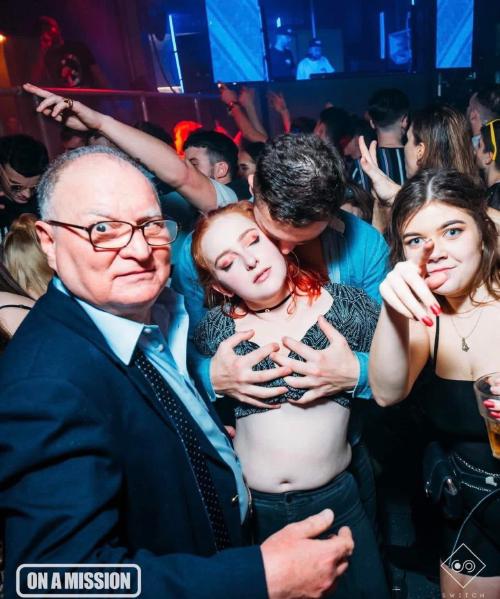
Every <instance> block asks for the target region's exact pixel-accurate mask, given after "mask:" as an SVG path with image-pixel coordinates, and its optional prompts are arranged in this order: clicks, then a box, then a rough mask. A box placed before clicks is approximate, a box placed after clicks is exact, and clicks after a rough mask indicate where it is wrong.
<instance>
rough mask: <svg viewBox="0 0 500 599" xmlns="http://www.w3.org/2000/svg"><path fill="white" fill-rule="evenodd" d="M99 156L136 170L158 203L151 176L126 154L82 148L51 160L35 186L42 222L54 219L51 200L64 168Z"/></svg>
mask: <svg viewBox="0 0 500 599" xmlns="http://www.w3.org/2000/svg"><path fill="white" fill-rule="evenodd" d="M100 154H101V155H105V156H108V157H109V158H111V159H112V160H116V161H117V162H125V163H127V164H130V165H131V166H133V167H134V168H136V169H137V170H138V171H139V172H140V173H141V174H142V175H144V177H145V178H146V179H147V181H148V182H149V183H150V185H151V188H152V189H153V192H154V196H155V198H156V200H157V201H158V203H159V200H158V193H157V191H156V188H155V186H154V183H153V181H152V180H151V175H150V174H149V173H148V171H147V170H146V169H145V168H143V167H142V166H141V165H139V164H138V163H137V162H135V161H134V160H132V158H130V156H127V154H125V153H124V152H122V151H121V150H118V149H116V148H109V147H106V146H84V147H82V148H76V149H75V150H71V151H69V152H65V153H64V154H61V155H60V156H58V157H57V158H56V159H55V160H53V161H52V162H51V163H50V165H49V168H48V169H47V170H46V171H45V173H44V174H43V175H42V177H41V179H40V182H39V183H38V186H37V195H38V210H39V212H40V216H41V218H42V219H43V220H48V219H50V218H53V217H54V215H53V213H52V198H53V195H54V190H55V187H56V185H57V183H58V181H59V179H60V177H61V174H62V172H63V171H64V170H65V169H66V168H68V166H69V165H70V164H71V163H72V162H74V161H75V160H78V158H81V157H82V156H91V155H100Z"/></svg>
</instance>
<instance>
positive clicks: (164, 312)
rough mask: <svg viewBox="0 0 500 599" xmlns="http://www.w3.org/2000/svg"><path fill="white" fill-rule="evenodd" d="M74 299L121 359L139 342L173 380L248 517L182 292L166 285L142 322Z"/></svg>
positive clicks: (245, 497)
mask: <svg viewBox="0 0 500 599" xmlns="http://www.w3.org/2000/svg"><path fill="white" fill-rule="evenodd" d="M54 285H55V286H56V288H57V289H58V290H59V291H62V292H63V293H66V294H67V295H69V292H68V290H67V289H66V288H65V286H64V285H63V283H62V281H61V280H60V279H59V278H58V277H54ZM75 299H76V300H77V301H78V303H79V304H80V306H81V307H82V308H83V309H84V310H85V312H86V313H87V315H88V316H89V318H90V319H91V320H92V322H93V323H94V324H95V326H96V327H97V328H98V329H99V331H100V332H101V334H102V335H103V337H104V339H105V340H106V342H107V343H108V345H109V347H110V348H111V350H112V352H113V353H114V354H115V355H116V356H117V358H118V359H119V360H121V361H122V362H123V363H124V364H126V365H127V366H128V365H129V364H130V361H131V360H132V356H133V354H134V351H135V348H136V346H137V345H138V346H139V347H140V348H141V350H142V351H143V352H144V354H145V355H146V357H147V358H148V360H149V361H150V362H151V363H152V364H153V365H154V366H155V367H156V369H157V370H158V371H159V372H160V373H161V375H162V376H163V378H164V379H165V380H166V381H167V382H168V384H169V385H170V387H171V388H172V390H173V391H174V393H175V394H176V395H177V396H178V397H179V399H180V400H181V401H182V402H183V404H184V405H185V407H186V409H187V410H188V412H189V413H190V414H191V416H192V417H193V419H194V420H195V421H196V423H197V424H198V426H199V427H200V428H201V430H202V431H203V432H204V433H205V435H206V437H207V438H208V440H209V441H210V443H211V444H212V445H213V446H214V448H215V449H216V451H217V452H218V453H219V455H220V456H221V458H222V459H223V460H224V461H225V462H226V464H227V465H228V466H229V467H230V468H231V470H232V471H233V474H234V478H235V480H236V487H237V490H238V497H239V504H240V516H241V521H242V522H243V520H244V519H245V517H246V514H247V511H248V490H247V487H246V485H245V482H244V480H243V474H242V470H241V465H240V461H239V459H238V457H237V456H236V454H235V452H234V449H233V447H232V446H231V443H230V441H229V439H228V438H227V437H226V435H225V434H224V433H223V432H222V431H221V430H220V428H219V427H218V426H217V424H216V423H215V421H214V420H213V418H212V416H211V415H210V412H209V411H208V407H207V405H206V403H205V402H204V401H203V399H202V397H201V396H200V394H199V393H198V391H197V390H196V387H195V386H194V384H193V382H192V381H191V378H190V376H189V374H188V371H187V366H186V350H187V334H188V328H189V317H188V314H187V311H186V308H185V307H184V299H183V297H182V296H181V295H179V294H177V293H175V291H173V290H172V289H169V288H165V290H164V291H162V293H161V294H160V296H159V298H158V300H157V301H156V303H155V305H154V306H153V309H152V321H153V323H158V324H143V323H140V322H135V321H133V320H128V319H127V318H122V317H120V316H115V315H114V314H110V313H109V312H105V311H104V310H99V309H98V308H95V307H94V306H92V305H90V304H88V303H87V302H84V301H83V300H81V299H79V298H77V297H76V296H75Z"/></svg>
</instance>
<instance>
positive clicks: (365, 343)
mask: <svg viewBox="0 0 500 599" xmlns="http://www.w3.org/2000/svg"><path fill="white" fill-rule="evenodd" d="M324 289H325V290H326V291H328V293H329V294H330V295H331V296H332V298H333V303H332V305H331V307H330V309H329V310H328V311H327V312H326V313H325V314H324V317H325V319H326V320H327V321H328V322H329V323H330V324H331V325H332V326H334V327H335V328H336V329H337V331H339V333H341V334H342V335H343V336H344V337H345V338H346V341H347V343H348V344H349V347H350V348H351V350H352V351H357V352H368V351H369V349H370V345H371V342H372V338H373V334H374V332H375V327H376V324H377V320H378V316H379V312H380V308H379V306H378V304H377V303H376V302H375V301H374V300H373V299H371V298H370V297H369V296H368V295H367V294H366V293H365V292H364V291H363V290H362V289H357V288H355V287H349V286H347V285H340V284H337V283H328V284H326V285H325V286H324ZM235 332H236V327H235V321H234V319H233V318H231V317H230V316H227V315H226V314H225V313H224V312H223V310H222V309H221V307H220V306H217V307H216V308H213V309H212V310H210V311H208V312H207V313H206V314H205V316H204V318H203V320H202V321H201V322H200V323H199V324H198V326H197V327H196V330H195V333H194V342H195V344H196V347H197V348H198V350H199V351H200V353H202V354H203V355H205V356H213V355H214V354H215V353H216V352H217V349H218V347H219V345H220V344H221V343H222V342H223V341H225V340H226V339H227V338H228V337H230V336H231V335H233V334H234V333H235ZM300 341H301V342H302V343H304V345H307V346H309V347H311V348H313V349H317V350H322V349H325V348H326V347H328V345H329V341H328V339H327V338H326V336H325V334H324V333H323V331H322V330H321V329H320V327H319V326H318V324H317V323H315V324H313V325H312V326H311V327H310V328H309V329H308V330H307V331H306V333H305V335H304V336H303V337H302V339H301V340H300ZM259 347H260V346H259V345H257V344H256V343H254V342H253V341H242V342H241V343H239V344H238V345H237V346H236V347H235V348H234V351H235V353H236V354H237V355H239V356H244V355H246V354H248V353H250V352H252V351H254V350H255V349H258V348H259ZM289 357H290V358H292V359H294V360H300V361H304V359H303V358H302V357H301V356H299V355H298V354H296V353H295V352H293V351H291V352H290V354H289ZM270 368H276V364H275V363H274V362H273V361H272V360H271V358H269V357H267V358H265V359H264V360H262V361H261V362H259V363H258V364H256V365H255V366H254V368H253V369H254V370H266V369H270ZM294 376H300V375H298V374H294ZM264 386H266V387H282V386H285V387H287V388H288V392H287V393H285V394H283V395H281V396H279V397H275V398H272V399H270V400H267V403H269V404H279V403H284V402H286V401H289V400H292V401H296V400H298V399H300V398H301V397H302V395H304V393H305V392H306V390H304V389H294V388H293V387H290V386H289V385H287V384H286V382H285V381H284V380H283V379H282V378H278V379H275V380H274V381H270V382H268V383H265V384H264ZM331 399H332V400H334V401H336V402H337V403H340V404H341V405H343V406H344V407H346V408H348V407H349V405H350V399H351V395H350V394H349V393H347V392H342V393H338V394H336V395H335V396H332V397H331ZM265 411H267V410H266V408H255V407H253V406H248V405H246V404H242V403H236V407H235V415H236V417H237V418H241V417H243V416H248V415H250V414H255V413H258V412H265Z"/></svg>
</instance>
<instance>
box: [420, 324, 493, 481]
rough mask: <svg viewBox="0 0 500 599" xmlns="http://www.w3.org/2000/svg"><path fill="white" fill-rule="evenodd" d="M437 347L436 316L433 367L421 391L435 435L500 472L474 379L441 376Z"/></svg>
mask: <svg viewBox="0 0 500 599" xmlns="http://www.w3.org/2000/svg"><path fill="white" fill-rule="evenodd" d="M438 348H439V318H436V337H435V340H434V357H433V360H432V370H431V372H428V378H427V381H426V382H427V384H426V385H425V387H424V388H423V389H422V393H421V395H420V399H421V403H422V406H423V409H424V411H425V413H426V415H427V417H428V419H429V421H430V423H431V425H432V427H433V428H434V432H435V436H436V437H437V439H438V440H439V441H440V442H441V443H442V444H443V445H444V446H445V447H446V448H447V449H449V450H451V451H454V452H456V453H458V454H459V455H460V456H462V457H463V458H464V459H465V460H467V462H469V463H470V464H472V465H474V466H476V467H477V468H481V469H483V470H487V471H488V472H495V473H496V472H500V460H497V459H495V458H494V457H493V456H492V455H491V450H490V445H489V442H488V434H487V432H486V425H485V423H484V420H483V418H482V417H481V415H480V414H479V410H478V407H477V402H476V396H475V395H474V387H473V384H474V383H473V381H465V380H453V379H444V378H442V377H440V376H438V375H437V374H436V366H437V359H438ZM429 370H430V369H429Z"/></svg>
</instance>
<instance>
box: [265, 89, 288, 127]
mask: <svg viewBox="0 0 500 599" xmlns="http://www.w3.org/2000/svg"><path fill="white" fill-rule="evenodd" d="M267 97H268V99H269V103H270V104H271V107H272V108H273V109H274V110H275V111H276V112H277V113H278V114H279V115H280V116H281V120H282V122H283V129H284V131H285V133H289V132H290V129H291V128H292V121H291V118H290V111H289V110H288V106H287V104H286V100H285V97H284V96H283V94H282V93H281V92H268V94H267Z"/></svg>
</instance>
